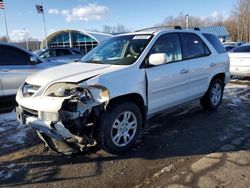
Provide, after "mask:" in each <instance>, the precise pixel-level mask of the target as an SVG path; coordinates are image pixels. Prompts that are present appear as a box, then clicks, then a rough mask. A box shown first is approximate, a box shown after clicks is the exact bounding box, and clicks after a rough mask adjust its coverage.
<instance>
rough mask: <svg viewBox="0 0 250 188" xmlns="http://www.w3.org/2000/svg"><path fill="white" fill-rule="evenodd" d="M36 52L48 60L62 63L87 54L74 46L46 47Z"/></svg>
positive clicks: (75, 59)
mask: <svg viewBox="0 0 250 188" xmlns="http://www.w3.org/2000/svg"><path fill="white" fill-rule="evenodd" d="M34 53H35V54H36V55H38V56H40V57H41V58H43V59H45V60H47V61H52V62H61V63H68V62H73V61H78V60H80V59H81V58H82V57H83V56H84V55H85V54H84V53H83V52H81V51H80V50H78V49H74V48H45V49H41V50H37V51H34Z"/></svg>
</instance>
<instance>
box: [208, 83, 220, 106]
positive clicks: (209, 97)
mask: <svg viewBox="0 0 250 188" xmlns="http://www.w3.org/2000/svg"><path fill="white" fill-rule="evenodd" d="M217 83H218V84H220V87H221V96H220V101H219V102H218V103H217V104H216V105H214V104H213V103H212V100H211V98H212V89H213V87H214V85H215V84H217ZM223 92H224V85H223V82H222V81H221V79H214V80H213V81H212V82H211V84H210V86H209V91H208V100H209V101H208V102H209V105H210V107H211V108H212V109H216V108H217V107H218V106H219V105H220V104H221V102H222V97H223Z"/></svg>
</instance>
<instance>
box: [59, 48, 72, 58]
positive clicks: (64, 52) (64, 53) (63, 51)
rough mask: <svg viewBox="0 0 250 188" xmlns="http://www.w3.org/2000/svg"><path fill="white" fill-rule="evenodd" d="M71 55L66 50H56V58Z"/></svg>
mask: <svg viewBox="0 0 250 188" xmlns="http://www.w3.org/2000/svg"><path fill="white" fill-rule="evenodd" d="M71 54H72V53H71V52H70V51H69V50H68V49H58V50H56V56H63V55H71Z"/></svg>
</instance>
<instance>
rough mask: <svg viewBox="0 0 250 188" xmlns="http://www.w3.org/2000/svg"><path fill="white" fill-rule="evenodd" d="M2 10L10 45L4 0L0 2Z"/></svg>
mask: <svg viewBox="0 0 250 188" xmlns="http://www.w3.org/2000/svg"><path fill="white" fill-rule="evenodd" d="M0 9H3V19H4V25H5V30H6V37H7V41H8V43H10V37H9V32H8V26H7V19H6V13H5V7H4V3H3V0H0Z"/></svg>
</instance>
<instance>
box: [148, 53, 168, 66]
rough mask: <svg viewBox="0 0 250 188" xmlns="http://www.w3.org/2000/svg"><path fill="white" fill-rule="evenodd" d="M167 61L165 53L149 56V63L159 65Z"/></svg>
mask: <svg viewBox="0 0 250 188" xmlns="http://www.w3.org/2000/svg"><path fill="white" fill-rule="evenodd" d="M166 62H167V55H166V54H165V53H156V54H151V55H150V56H149V65H154V66H156V65H161V64H164V63H166Z"/></svg>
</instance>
